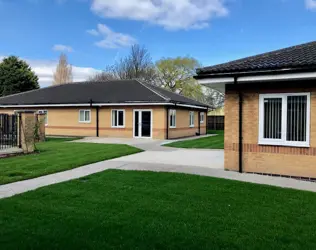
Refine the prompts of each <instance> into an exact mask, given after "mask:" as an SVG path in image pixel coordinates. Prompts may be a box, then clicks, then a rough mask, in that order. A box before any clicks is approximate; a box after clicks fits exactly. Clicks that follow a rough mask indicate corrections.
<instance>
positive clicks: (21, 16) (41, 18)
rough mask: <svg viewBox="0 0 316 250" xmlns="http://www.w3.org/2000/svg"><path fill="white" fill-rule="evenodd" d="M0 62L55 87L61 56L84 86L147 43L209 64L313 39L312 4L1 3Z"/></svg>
mask: <svg viewBox="0 0 316 250" xmlns="http://www.w3.org/2000/svg"><path fill="white" fill-rule="evenodd" d="M0 30H1V35H0V60H1V59H2V58H4V57H6V56H9V55H16V56H18V57H20V58H21V59H23V60H26V61H27V62H28V63H29V64H30V66H31V67H32V68H33V70H34V71H35V73H36V74H37V75H38V76H39V82H40V85H41V87H46V86H49V85H51V84H52V76H53V72H54V70H55V67H56V64H57V61H58V57H59V55H60V53H66V54H67V56H68V60H69V63H70V64H72V65H73V75H74V80H75V81H84V80H86V79H87V78H88V77H89V76H92V75H94V74H96V73H97V72H99V71H100V70H103V69H105V68H106V66H107V65H110V64H113V63H114V62H115V61H116V60H118V59H119V58H120V57H122V56H125V55H126V54H127V53H128V51H129V48H130V46H131V45H132V44H136V43H137V44H140V45H144V46H145V47H146V48H147V49H148V50H149V52H150V54H151V56H152V58H153V61H157V60H159V59H161V58H168V57H177V56H192V57H194V58H196V59H197V60H198V61H200V62H201V64H202V65H203V66H210V65H214V64H218V63H223V62H226V61H230V60H234V59H239V58H242V57H246V56H251V55H255V54H258V53H263V52H267V51H271V50H275V49H280V48H284V47H288V46H292V45H296V44H301V43H305V42H309V41H313V40H316V0H265V1H261V0H0Z"/></svg>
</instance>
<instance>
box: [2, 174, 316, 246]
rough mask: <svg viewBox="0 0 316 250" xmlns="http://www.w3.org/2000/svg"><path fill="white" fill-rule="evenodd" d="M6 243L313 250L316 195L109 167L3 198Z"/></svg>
mask: <svg viewBox="0 0 316 250" xmlns="http://www.w3.org/2000/svg"><path fill="white" fill-rule="evenodd" d="M0 228H1V230H0V244H1V249H5V250H9V249H264V250H266V249H278V250H280V249H316V194H315V193H310V192H303V191H296V190H290V189H281V188H276V187H269V186H264V185H256V184H250V183H243V182H237V181H230V180H223V179H216V178H209V177H201V176H194V175H184V174H174V173H152V172H137V171H119V170H111V171H105V172H102V173H98V174H95V175H91V176H88V177H85V178H82V179H79V180H73V181H70V182H66V183H61V184H57V185H53V186H48V187H44V188H41V189H39V190H36V191H32V192H28V193H25V194H22V195H18V196H15V197H11V198H7V199H3V200H0Z"/></svg>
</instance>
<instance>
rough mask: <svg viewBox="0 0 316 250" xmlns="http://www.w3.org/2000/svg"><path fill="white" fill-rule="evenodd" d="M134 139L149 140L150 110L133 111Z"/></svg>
mask: <svg viewBox="0 0 316 250" xmlns="http://www.w3.org/2000/svg"><path fill="white" fill-rule="evenodd" d="M133 123H134V129H133V130H134V137H140V138H151V134H152V110H147V109H146V110H145V109H135V110H134V122H133Z"/></svg>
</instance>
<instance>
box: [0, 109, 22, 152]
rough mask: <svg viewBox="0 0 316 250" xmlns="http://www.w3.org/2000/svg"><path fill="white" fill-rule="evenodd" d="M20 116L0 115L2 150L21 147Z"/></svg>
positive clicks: (0, 146) (0, 145) (0, 147)
mask: <svg viewBox="0 0 316 250" xmlns="http://www.w3.org/2000/svg"><path fill="white" fill-rule="evenodd" d="M18 139H19V136H18V116H17V115H8V114H0V150H1V149H7V148H12V147H17V146H19V142H18Z"/></svg>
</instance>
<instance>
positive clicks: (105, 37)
mask: <svg viewBox="0 0 316 250" xmlns="http://www.w3.org/2000/svg"><path fill="white" fill-rule="evenodd" d="M87 32H88V33H89V34H91V35H93V36H102V40H100V41H98V42H96V43H95V45H97V46H98V47H101V48H106V49H116V48H121V47H129V46H131V45H133V44H135V43H137V40H136V39H135V38H134V37H132V36H130V35H128V34H123V33H116V32H114V31H113V30H111V29H110V28H109V27H108V26H106V25H105V24H98V27H97V30H95V29H92V30H87Z"/></svg>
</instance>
